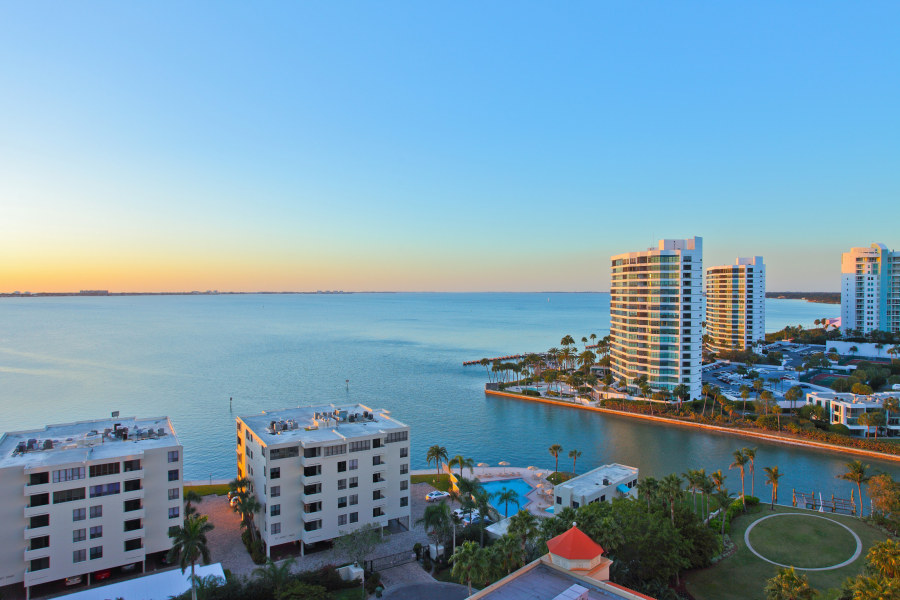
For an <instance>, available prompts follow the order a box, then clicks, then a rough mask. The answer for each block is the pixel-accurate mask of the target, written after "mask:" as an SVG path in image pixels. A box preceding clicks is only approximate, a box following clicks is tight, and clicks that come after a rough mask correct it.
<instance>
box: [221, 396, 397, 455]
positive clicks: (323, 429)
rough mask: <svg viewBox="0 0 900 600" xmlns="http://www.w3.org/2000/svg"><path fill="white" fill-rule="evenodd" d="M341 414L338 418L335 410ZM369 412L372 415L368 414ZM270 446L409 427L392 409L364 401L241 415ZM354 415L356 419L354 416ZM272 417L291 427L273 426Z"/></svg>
mask: <svg viewBox="0 0 900 600" xmlns="http://www.w3.org/2000/svg"><path fill="white" fill-rule="evenodd" d="M336 413H339V414H340V415H341V417H340V419H339V420H338V419H335V418H334V417H335V414H336ZM366 415H369V417H366ZM238 418H239V419H240V420H241V421H243V423H244V424H245V425H246V426H247V427H248V428H249V429H250V430H251V431H252V432H253V433H254V434H256V435H257V436H258V437H259V438H260V439H261V440H262V441H263V442H264V443H265V445H266V446H277V445H279V444H289V443H290V444H295V443H297V442H303V443H304V445H306V444H316V443H322V442H340V441H342V440H345V439H353V438H359V437H365V436H369V435H377V434H379V433H387V432H389V431H393V430H397V429H406V428H407V426H406V424H404V423H401V422H400V421H398V420H396V419H394V418H392V417H391V416H390V411H387V410H384V409H371V408H369V407H368V406H365V405H363V404H320V405H317V406H298V407H297V408H282V409H279V410H268V411H263V412H261V413H260V414H258V415H248V416H246V417H238ZM351 419H352V420H351ZM272 421H276V422H278V423H285V424H287V426H288V428H286V429H281V428H280V427H276V430H275V431H273V430H272V429H270V426H271V424H272Z"/></svg>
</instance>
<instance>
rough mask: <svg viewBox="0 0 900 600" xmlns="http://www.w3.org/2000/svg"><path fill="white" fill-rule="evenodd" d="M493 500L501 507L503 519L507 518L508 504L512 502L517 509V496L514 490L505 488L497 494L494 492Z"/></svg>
mask: <svg viewBox="0 0 900 600" xmlns="http://www.w3.org/2000/svg"><path fill="white" fill-rule="evenodd" d="M494 500H496V501H497V504H502V505H503V518H504V519H505V518H507V517H508V516H509V504H510V502H512V503H513V504H515V505H516V508H519V494H517V493H516V491H515V490H509V489H507V488H505V487H503V488H501V489H500V491H499V492H494Z"/></svg>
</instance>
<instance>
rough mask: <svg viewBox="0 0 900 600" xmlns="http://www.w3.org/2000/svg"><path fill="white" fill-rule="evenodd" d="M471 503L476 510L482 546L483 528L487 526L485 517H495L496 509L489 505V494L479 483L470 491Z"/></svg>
mask: <svg viewBox="0 0 900 600" xmlns="http://www.w3.org/2000/svg"><path fill="white" fill-rule="evenodd" d="M472 503H473V504H474V505H475V509H476V510H477V511H478V528H479V529H480V530H481V545H482V546H484V528H485V527H486V526H487V519H488V518H491V519H494V518H496V517H497V511H496V510H495V509H494V507H493V506H491V494H490V492H488V491H487V490H486V489H484V488H483V487H481V485H479V486H478V487H477V488H475V490H474V491H473V492H472Z"/></svg>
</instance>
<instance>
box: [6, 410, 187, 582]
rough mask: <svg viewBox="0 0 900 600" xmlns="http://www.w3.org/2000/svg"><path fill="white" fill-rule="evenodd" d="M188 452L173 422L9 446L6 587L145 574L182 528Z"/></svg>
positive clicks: (42, 434)
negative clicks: (123, 571)
mask: <svg viewBox="0 0 900 600" xmlns="http://www.w3.org/2000/svg"><path fill="white" fill-rule="evenodd" d="M182 461H183V457H182V447H181V444H180V443H179V442H178V438H177V436H176V435H175V430H174V428H173V427H172V424H171V422H170V421H169V419H168V418H167V417H159V418H155V419H135V418H124V419H122V418H116V419H104V420H97V421H82V422H78V423H68V424H61V425H48V426H47V427H45V428H44V429H38V430H33V431H17V432H11V433H5V434H3V436H2V437H0V481H2V482H3V485H2V486H0V527H2V528H3V531H4V532H5V533H4V534H3V541H4V543H3V544H2V545H0V586H6V585H10V584H16V583H22V584H23V585H24V586H25V588H26V591H27V592H30V590H31V588H32V587H34V586H36V585H41V584H47V583H53V582H57V581H60V580H65V579H68V578H75V579H77V578H79V577H80V578H82V579H83V581H84V582H85V583H89V582H90V579H91V575H92V574H95V573H98V572H101V573H102V572H104V571H108V570H110V569H113V568H116V567H124V566H130V565H135V567H137V565H140V566H141V568H143V567H144V566H145V565H144V561H145V558H146V557H147V556H148V555H150V554H154V553H157V552H159V553H162V552H168V550H169V549H170V548H171V546H172V544H171V540H170V539H169V535H168V534H169V529H170V527H177V526H181V524H182V520H183V515H182V514H181V510H182Z"/></svg>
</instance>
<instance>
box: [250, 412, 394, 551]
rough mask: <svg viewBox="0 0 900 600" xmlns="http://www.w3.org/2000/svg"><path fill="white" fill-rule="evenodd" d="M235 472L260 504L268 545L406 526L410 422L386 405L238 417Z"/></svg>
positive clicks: (302, 543) (258, 520) (261, 525)
mask: <svg viewBox="0 0 900 600" xmlns="http://www.w3.org/2000/svg"><path fill="white" fill-rule="evenodd" d="M237 454H238V466H237V469H238V471H237V475H238V477H247V478H248V479H249V480H250V482H251V491H252V492H253V493H254V494H256V496H257V499H258V500H259V502H260V503H261V504H262V507H263V509H262V511H261V513H260V514H259V515H258V516H257V518H256V524H257V526H258V527H259V530H260V535H261V537H262V540H263V542H264V543H265V545H266V552H267V553H269V552H270V551H271V548H272V546H277V545H280V544H299V545H300V549H301V552H303V551H304V547H305V546H306V545H309V544H314V543H317V542H323V541H327V540H332V539H334V538H336V537H339V536H341V535H343V534H345V533H349V532H350V531H353V530H355V529H358V528H360V527H363V526H365V525H370V524H374V525H378V526H380V527H389V526H391V525H399V526H400V527H403V528H407V529H408V528H409V518H410V507H409V427H408V426H406V425H405V424H403V423H401V422H399V421H397V420H395V419H393V418H391V416H390V413H389V412H388V411H386V410H373V409H371V408H369V407H367V406H363V405H362V404H351V405H346V406H340V407H338V406H336V405H334V404H326V405H322V406H310V407H301V408H288V409H283V410H275V411H267V412H263V413H260V414H258V415H252V416H246V417H238V418H237Z"/></svg>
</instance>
